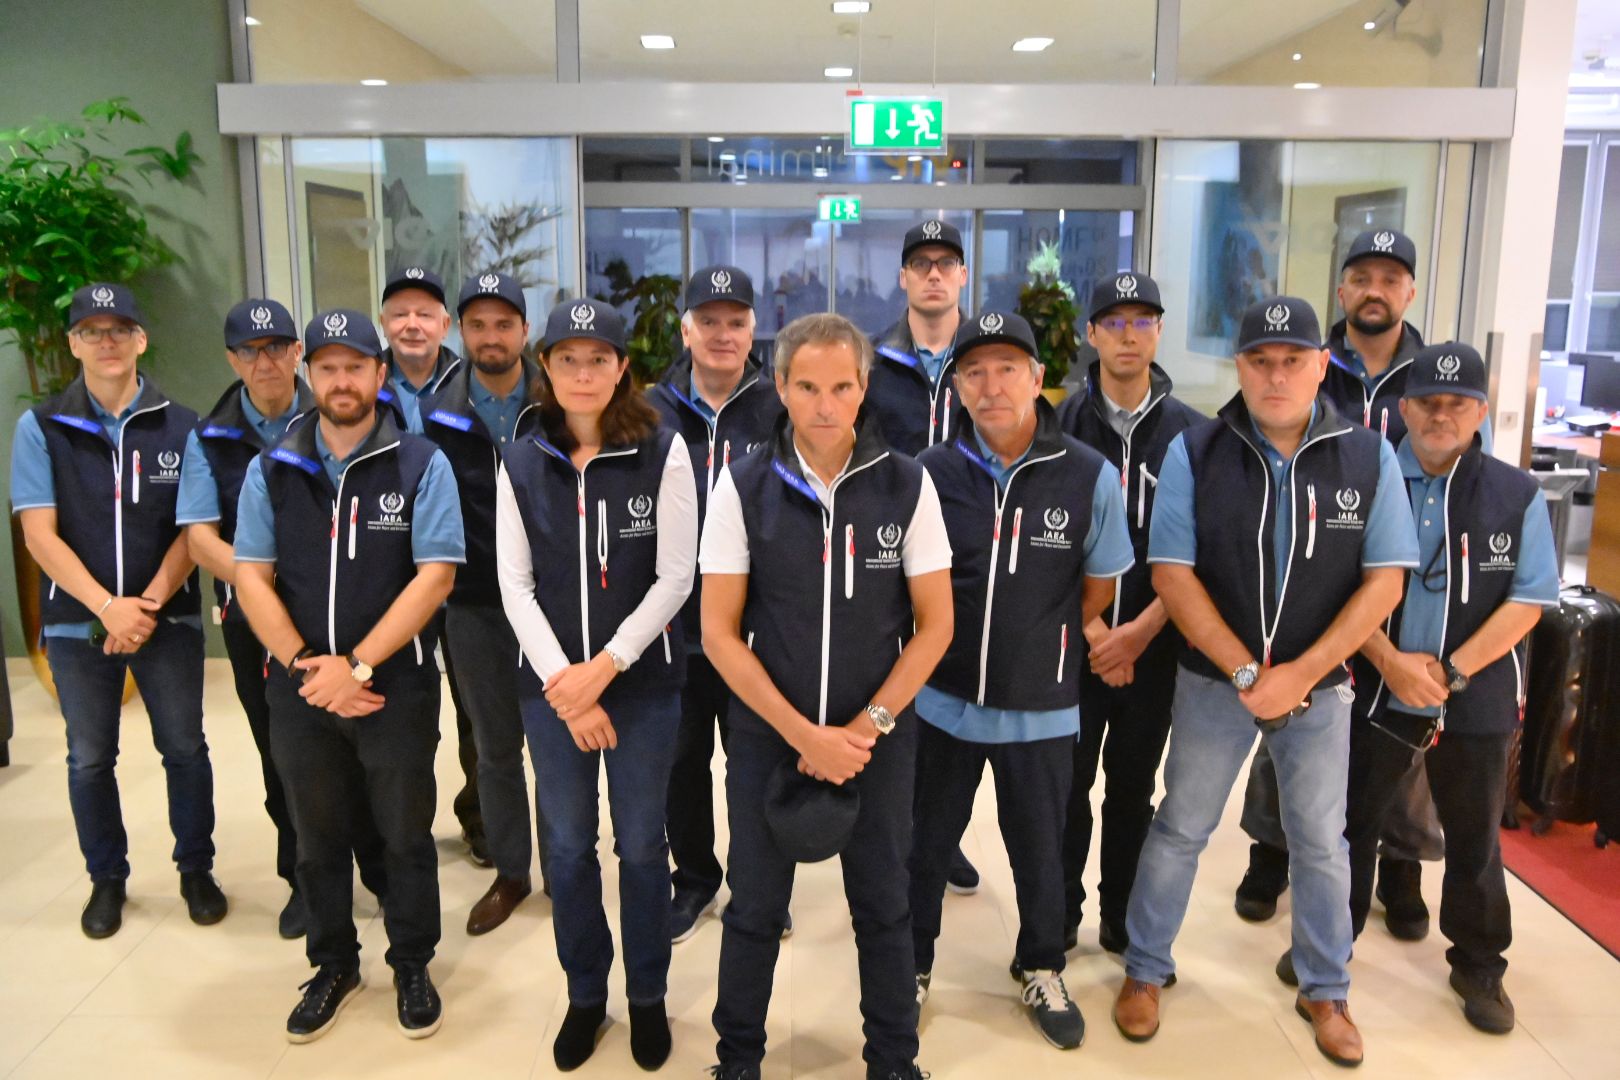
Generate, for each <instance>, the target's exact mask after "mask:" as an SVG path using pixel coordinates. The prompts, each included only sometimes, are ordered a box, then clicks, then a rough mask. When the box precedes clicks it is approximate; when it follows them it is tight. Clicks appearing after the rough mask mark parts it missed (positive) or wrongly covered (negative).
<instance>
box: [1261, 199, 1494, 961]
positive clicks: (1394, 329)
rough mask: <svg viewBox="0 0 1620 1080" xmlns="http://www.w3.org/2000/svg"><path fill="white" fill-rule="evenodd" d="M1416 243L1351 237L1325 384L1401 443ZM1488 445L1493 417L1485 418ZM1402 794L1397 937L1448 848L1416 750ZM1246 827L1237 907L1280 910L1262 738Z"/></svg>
mask: <svg viewBox="0 0 1620 1080" xmlns="http://www.w3.org/2000/svg"><path fill="white" fill-rule="evenodd" d="M1416 274H1417V245H1416V244H1414V243H1413V242H1412V239H1411V237H1409V236H1407V235H1406V234H1405V233H1403V232H1400V231H1399V230H1397V229H1367V230H1365V231H1363V232H1361V233H1359V234H1357V235H1356V237H1355V239H1354V240H1352V241H1351V242H1350V248H1349V251H1348V252H1347V253H1346V254H1345V257H1344V261H1343V263H1342V264H1341V265H1340V269H1339V286H1338V297H1339V306H1340V307H1341V308H1343V309H1344V313H1345V317H1344V318H1343V319H1340V320H1339V321H1338V322H1336V323H1334V324H1333V326H1332V328H1331V329H1329V331H1328V339H1327V349H1328V352H1329V354H1330V358H1331V362H1330V363H1329V364H1328V373H1327V378H1326V379H1324V380H1323V382H1322V391H1323V393H1324V394H1326V395H1327V398H1328V400H1329V401H1331V402H1332V403H1333V407H1334V408H1336V409H1338V410H1339V414H1340V415H1341V416H1343V417H1344V418H1345V419H1346V420H1349V421H1350V422H1351V423H1353V424H1361V425H1363V426H1365V427H1369V428H1372V429H1373V430H1374V431H1377V432H1378V433H1379V434H1380V435H1382V436H1384V438H1386V439H1388V440H1389V443H1390V445H1391V446H1399V445H1400V443H1401V437H1402V436H1403V435H1405V434H1406V424H1405V422H1404V421H1403V420H1402V418H1401V411H1400V408H1399V402H1400V398H1401V393H1402V391H1403V390H1404V389H1405V388H1406V377H1407V371H1408V368H1409V367H1410V366H1411V363H1412V360H1413V358H1414V357H1416V356H1417V353H1418V350H1419V349H1421V348H1423V337H1422V335H1420V334H1419V333H1418V330H1417V327H1415V326H1413V325H1412V324H1411V323H1409V322H1406V321H1405V319H1406V311H1407V308H1409V307H1410V306H1411V304H1412V301H1413V299H1414V298H1415V297H1416V295H1417V286H1416V284H1415V283H1414V280H1413V279H1414V276H1415V275H1416ZM1483 434H1484V438H1485V452H1486V453H1490V449H1491V446H1490V438H1491V431H1490V422H1489V421H1486V424H1485V428H1484V432H1483ZM1399 790H1400V799H1399V801H1398V803H1397V804H1396V806H1395V808H1394V809H1392V810H1391V811H1390V812H1389V814H1388V815H1387V816H1386V817H1385V819H1384V825H1385V828H1384V840H1383V860H1382V864H1381V866H1380V868H1379V874H1378V894H1379V900H1380V901H1381V902H1382V903H1383V905H1384V919H1385V922H1386V924H1387V925H1388V927H1389V931H1390V933H1391V934H1393V935H1394V936H1395V937H1396V938H1398V939H1400V940H1403V941H1420V940H1422V939H1423V937H1424V936H1426V935H1427V934H1428V932H1429V909H1428V908H1427V907H1426V906H1425V905H1424V903H1423V894H1422V891H1421V879H1422V869H1421V865H1420V863H1419V862H1418V860H1419V859H1427V860H1430V861H1434V860H1437V859H1439V858H1440V856H1441V855H1442V853H1443V852H1444V851H1445V842H1444V840H1442V839H1441V836H1440V823H1439V822H1438V821H1437V820H1436V819H1435V815H1434V802H1433V800H1431V799H1430V798H1429V785H1428V784H1427V783H1425V782H1424V780H1423V757H1422V755H1421V754H1414V755H1413V756H1412V761H1411V766H1410V768H1409V769H1408V770H1407V774H1406V775H1405V776H1404V777H1402V779H1401V783H1400V788H1399ZM1242 823H1243V831H1244V832H1246V833H1248V834H1249V837H1250V838H1251V839H1252V840H1253V841H1254V843H1253V844H1252V845H1251V846H1250V849H1249V868H1248V870H1247V871H1246V872H1245V873H1244V875H1243V880H1242V882H1241V883H1239V885H1238V888H1237V896H1236V898H1235V900H1234V905H1233V906H1234V907H1236V909H1237V913H1238V915H1240V916H1241V917H1242V918H1244V919H1248V920H1250V921H1251V922H1263V921H1265V920H1266V919H1269V918H1271V917H1272V916H1273V915H1275V914H1276V912H1277V898H1278V897H1279V896H1280V895H1281V894H1282V892H1283V890H1284V889H1286V888H1287V887H1288V845H1287V842H1286V841H1285V840H1284V839H1283V832H1282V822H1281V820H1280V819H1279V817H1278V812H1277V775H1276V772H1275V771H1274V769H1273V768H1272V762H1271V756H1270V754H1269V753H1267V751H1266V747H1265V745H1264V744H1262V745H1261V747H1260V750H1259V752H1258V753H1256V754H1255V756H1254V762H1253V764H1252V766H1251V767H1250V769H1249V783H1248V787H1247V789H1246V790H1245V791H1244V797H1243V818H1242Z"/></svg>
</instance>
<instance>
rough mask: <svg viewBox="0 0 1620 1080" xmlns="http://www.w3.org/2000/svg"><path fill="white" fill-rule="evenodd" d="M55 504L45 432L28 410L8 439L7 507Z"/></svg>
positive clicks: (54, 488)
mask: <svg viewBox="0 0 1620 1080" xmlns="http://www.w3.org/2000/svg"><path fill="white" fill-rule="evenodd" d="M55 505H56V480H55V478H54V477H53V476H52V475H51V452H50V451H49V450H48V449H46V447H45V433H44V432H43V431H41V430H40V429H39V420H38V418H36V417H35V416H34V414H33V411H32V410H30V411H28V412H25V413H23V414H22V417H21V418H20V419H18V421H17V429H16V431H15V432H13V434H12V437H11V508H12V511H13V512H15V511H17V510H37V509H39V508H40V507H45V506H50V507H54V506H55Z"/></svg>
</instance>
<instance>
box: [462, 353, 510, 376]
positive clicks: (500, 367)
mask: <svg viewBox="0 0 1620 1080" xmlns="http://www.w3.org/2000/svg"><path fill="white" fill-rule="evenodd" d="M519 359H521V358H520V357H519V356H518V354H517V353H508V352H496V351H494V350H488V351H484V352H478V353H474V354H473V357H472V363H473V367H475V368H477V369H478V370H479V371H481V372H483V373H484V374H485V375H505V374H506V373H507V372H508V371H511V370H512V369H513V368H514V367H516V366H517V363H518V360H519Z"/></svg>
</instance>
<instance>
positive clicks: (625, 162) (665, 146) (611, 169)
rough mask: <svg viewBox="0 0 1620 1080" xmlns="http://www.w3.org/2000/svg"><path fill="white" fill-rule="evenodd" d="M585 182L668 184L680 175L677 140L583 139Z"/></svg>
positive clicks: (679, 143)
mask: <svg viewBox="0 0 1620 1080" xmlns="http://www.w3.org/2000/svg"><path fill="white" fill-rule="evenodd" d="M580 159H581V167H582V170H583V172H584V174H585V182H586V183H587V184H592V183H625V182H639V183H669V182H671V181H676V180H679V179H680V178H681V141H680V140H679V139H583V140H581V141H580Z"/></svg>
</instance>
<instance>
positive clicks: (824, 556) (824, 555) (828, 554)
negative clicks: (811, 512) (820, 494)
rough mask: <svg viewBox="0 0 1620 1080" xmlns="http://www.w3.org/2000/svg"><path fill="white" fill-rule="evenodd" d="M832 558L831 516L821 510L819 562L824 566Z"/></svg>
mask: <svg viewBox="0 0 1620 1080" xmlns="http://www.w3.org/2000/svg"><path fill="white" fill-rule="evenodd" d="M831 559H832V518H830V517H828V516H827V512H826V511H825V510H823V511H822V512H821V562H822V565H823V566H825V565H826V564H827V562H828V561H829V560H831Z"/></svg>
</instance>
